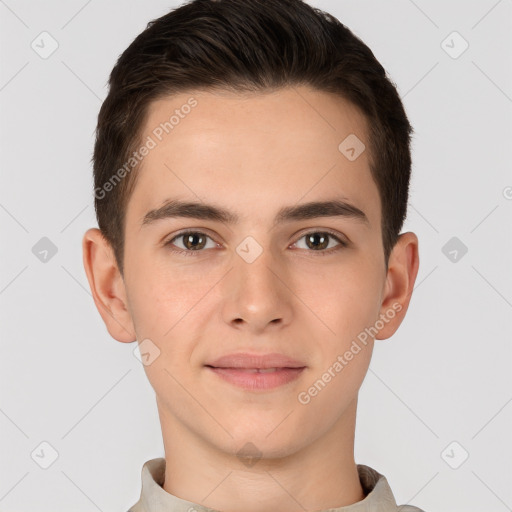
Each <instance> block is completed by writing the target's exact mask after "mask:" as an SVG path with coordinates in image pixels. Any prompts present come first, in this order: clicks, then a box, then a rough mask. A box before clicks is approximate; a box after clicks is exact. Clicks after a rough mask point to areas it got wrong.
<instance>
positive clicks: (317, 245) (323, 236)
mask: <svg viewBox="0 0 512 512" xmlns="http://www.w3.org/2000/svg"><path fill="white" fill-rule="evenodd" d="M318 237H319V238H320V239H321V241H320V242H319V243H317V244H315V243H314V240H315V239H316V238H318ZM326 240H327V236H325V235H324V234H320V235H318V234H314V235H310V236H309V237H308V245H309V243H311V246H312V247H313V248H315V249H318V248H319V247H321V248H324V247H327V245H328V244H326V243H325V242H326Z"/></svg>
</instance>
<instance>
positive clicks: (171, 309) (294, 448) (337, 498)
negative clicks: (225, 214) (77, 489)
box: [83, 86, 419, 512]
mask: <svg viewBox="0 0 512 512" xmlns="http://www.w3.org/2000/svg"><path fill="white" fill-rule="evenodd" d="M191 96H193V97H194V98H195V99H196V100H197V102H198V104H197V106H196V107H195V108H194V109H193V110H192V111H191V113H190V114H188V115H187V116H186V117H185V118H184V119H182V120H180V123H179V125H177V126H176V127H175V128H174V130H173V131H172V132H171V133H170V134H169V135H166V136H165V137H164V138H163V140H162V141H161V142H160V143H159V144H158V145H157V147H155V148H154V149H152V150H151V151H150V153H149V154H148V155H147V156H146V157H145V158H144V160H143V162H142V168H141V169H140V175H139V179H138V181H137V184H136V187H135V190H134V193H133V196H132V197H131V199H130V201H129V204H128V208H127V212H126V231H125V237H126V239H125V247H126V250H125V260H124V265H125V271H124V278H123V277H122V276H121V275H120V273H119V270H118V268H117V266H116V264H115V259H114V256H113V253H112V250H111V248H110V246H109V245H108V244H107V242H106V241H105V239H104V238H103V237H102V235H101V233H100V231H99V230H98V229H96V228H91V229H89V230H88V231H87V232H86V233H85V235H84V238H83V253H84V265H85V270H86V273H87V278H88V280H89V284H90V287H91V290H92V294H93V297H94V301H95V304H96V306H97V308H98V311H99V313H100V314H101V316H102V318H103V320H104V322H105V324H106V327H107V329H108V331H109V333H110V334H111V336H112V337H113V338H115V339H116V340H118V341H120V342H123V343H129V342H133V341H135V340H136V339H137V340H138V341H139V342H141V341H142V340H144V339H146V338H149V339H150V340H151V342H152V343H154V345H156V346H157V347H158V349H159V350H160V355H159V356H158V357H157V358H156V359H155V360H154V361H153V362H152V363H151V364H149V365H147V366H144V369H145V371H146V374H147V377H148V379H149V381H150V383H151V385H152V387H153V388H154V390H155V393H156V397H157V406H158V412H159V417H160V421H161V427H162V435H163V440H164V447H165V459H166V475H165V482H164V484H163V488H164V490H165V491H167V492H169V493H172V494H174V495H176V496H178V497H180V498H182V499H185V500H188V501H192V502H194V503H199V504H203V505H205V506H208V507H211V508H213V509H216V510H223V511H227V512H235V511H237V512H256V511H264V510H279V511H281V512H287V511H289V512H295V511H303V510H322V509H326V508H335V507H341V506H347V505H351V504H353V503H356V502H358V501H360V500H362V499H363V498H364V493H363V490H362V487H361V485H360V482H359V478H358V473H357V468H356V464H355V461H354V431H355V420H356V410H357V397H358V391H359V388H360V386H361V384H362V382H363V379H364V377H365V375H366V372H367V370H368V366H369V364H370V360H371V355H372V351H373V346H374V339H373V338H371V337H370V338H369V341H368V343H367V344H366V345H364V346H362V349H361V350H360V352H359V353H358V354H357V355H355V356H354V357H353V359H352V360H351V361H350V362H349V363H348V364H347V365H346V366H345V367H344V368H343V370H342V371H341V372H339V373H337V374H336V376H335V377H334V378H332V379H331V381H330V382H329V383H328V384H327V385H326V386H325V387H324V388H323V389H322V390H321V391H320V392H319V393H318V394H317V395H316V396H315V397H313V398H311V400H310V402H309V403H307V404H302V403H300V402H299V401H298V399H297V397H298V394H299V393H300V392H303V391H305V390H306V391H307V390H308V388H310V387H311V386H312V385H313V384H314V383H315V381H317V380H318V379H319V378H321V377H322V375H323V374H324V373H325V372H326V371H327V369H328V368H329V367H332V365H333V363H334V362H335V361H336V360H337V357H338V355H340V354H344V353H345V352H346V351H347V350H348V349H349V348H350V346H351V343H352V342H353V340H355V339H356V337H357V335H358V334H359V333H361V332H363V331H364V330H365V328H368V327H370V326H373V325H374V324H375V322H376V320H378V319H379V315H381V314H385V312H386V311H389V310H391V309H393V305H395V306H394V308H395V309H394V311H396V309H397V305H398V307H399V308H401V309H400V311H399V312H396V314H395V315H394V318H392V319H391V320H389V321H388V322H387V323H385V325H384V327H383V328H382V329H380V330H379V332H378V334H377V335H376V337H375V338H376V339H386V338H389V337H390V336H391V335H392V334H393V333H394V332H395V331H396V330H397V329H398V327H399V325H400V324H401V322H402V320H403V318H404V316H405V314H406V311H407V308H408V305H409V301H410V298H411V293H412V290H413V287H414V282H415V280H416V275H417V272H418V266H419V256H418V239H417V237H416V235H415V234H414V233H411V232H407V233H403V234H401V236H400V238H399V241H398V243H397V244H396V246H395V247H394V249H393V251H392V253H391V256H390V260H389V266H388V270H387V272H386V267H385V262H384V254H383V245H382V234H381V228H380V226H381V212H380V209H381V203H380V198H379V193H378V189H377V187H376V185H375V183H374V181H373V179H372V177H371V174H370V169H369V161H368V158H369V155H368V147H369V144H368V143H366V147H367V150H366V151H364V152H363V153H362V154H361V155H360V156H359V158H357V159H356V160H355V161H349V160H348V159H347V158H346V157H345V156H344V155H343V154H342V153H341V152H340V151H339V150H338V146H339V144H340V143H341V142H342V141H343V140H344V139H345V138H346V137H347V136H348V135H349V134H352V133H354V134H356V135H357V136H358V137H359V139H361V140H362V141H363V142H365V141H366V140H367V137H366V133H367V126H366V120H365V118H364V117H363V115H362V114H361V113H360V112H359V110H358V109H356V108H355V107H354V106H353V105H352V104H350V103H348V102H346V101H345V100H343V99H341V98H339V97H337V96H334V95H331V94H327V93H323V92H319V91H316V90H314V89H311V88H308V87H305V86H301V87H294V88H292V87H289V88H286V89H282V90H279V91H274V92H271V93H266V94H254V93H252V94H246V95H240V94H234V93H228V92H215V93H212V92H206V91H194V92H193V94H192V93H186V94H185V93H184V94H180V95H176V96H173V97H169V98H165V99H161V100H158V101H156V102H154V103H153V104H152V105H151V108H150V110H149V114H148V117H147V119H146V125H145V131H144V135H143V139H144V138H145V137H146V136H147V135H150V134H151V133H152V130H153V129H154V128H155V127H156V126H158V125H159V123H161V122H163V121H164V120H166V119H169V116H170V113H171V114H172V112H174V110H175V109H176V108H180V106H182V105H183V104H185V103H186V102H187V100H188V99H189V98H190V97H191ZM170 198H177V199H182V200H191V201H197V200H200V201H203V202H205V203H212V204H215V205H217V206H222V207H225V208H229V209H230V210H232V211H233V212H234V213H236V214H238V215H239V217H240V220H239V222H238V223H237V224H234V225H228V224H225V223H222V222H218V221H212V220H199V219H190V218H168V219H161V220H159V221H157V222H155V223H152V224H149V225H146V226H144V227H141V221H142V218H143V217H144V215H145V214H146V212H147V211H149V210H151V209H155V208H158V207H159V206H161V205H162V204H163V202H164V201H165V200H167V199H170ZM333 198H334V199H336V198H345V200H346V201H347V202H350V204H352V205H355V206H357V207H358V208H360V209H361V210H363V211H364V212H365V213H366V215H367V217H368V220H369V224H368V225H365V224H364V223H362V222H361V221H360V220H357V219H354V218H347V217H322V218H315V219H309V220H300V221H292V222H288V223H285V224H282V225H274V223H273V220H274V216H275V214H276V212H277V211H278V210H279V209H280V208H281V207H283V206H292V205H295V204H296V203H304V202H308V201H321V200H330V199H333ZM185 228H193V229H194V230H197V231H200V232H201V233H204V234H206V235H208V236H209V237H210V238H207V239H206V240H207V242H206V244H207V245H206V246H205V247H204V248H203V249H201V250H200V251H194V252H193V254H192V255H189V256H187V255H183V254H178V253H173V252H172V251H171V246H165V245H164V242H167V241H170V240H171V239H172V238H173V236H174V234H175V233H177V232H178V231H180V230H183V229H185ZM325 230H333V231H334V232H335V233H337V234H339V237H340V239H342V240H345V241H348V246H347V247H342V246H340V245H339V242H337V241H336V240H335V239H329V240H330V241H329V246H328V248H326V249H322V250H323V251H324V252H325V254H322V252H321V250H315V249H314V248H311V246H308V245H307V243H306V240H307V237H305V236H304V235H306V234H311V233H319V232H320V233H322V232H325ZM247 236H251V237H253V238H254V239H255V240H256V241H257V242H258V244H259V245H260V246H261V248H262V250H263V252H262V254H261V255H260V256H259V257H258V258H257V259H256V260H255V261H254V262H252V263H248V262H247V261H245V260H244V259H243V258H242V257H240V256H239V254H238V253H237V252H236V248H237V246H238V245H239V244H240V243H241V242H242V241H243V240H244V239H245V238H246V237H247ZM173 242H174V244H175V245H174V248H175V249H176V250H178V251H179V250H180V249H181V250H182V251H185V250H187V246H186V245H184V244H185V242H186V240H185V241H184V239H183V237H178V238H175V239H174V240H173ZM195 244H196V245H197V244H198V242H197V240H196V242H195ZM192 245H193V244H192ZM188 247H190V246H188ZM334 247H339V250H337V251H334V252H333V250H332V249H331V248H334ZM188 250H189V252H192V251H191V250H190V249H188ZM329 251H330V252H329ZM233 352H251V353H258V354H264V353H269V352H278V353H282V354H286V355H288V356H291V357H293V358H295V359H298V360H299V361H301V362H303V363H304V364H305V365H306V366H307V368H306V369H305V370H304V371H303V372H302V374H301V376H300V377H299V378H298V379H297V380H295V381H293V382H291V383H288V384H286V385H284V386H281V387H278V388H275V389H273V390H269V391H265V392H252V391H246V390H243V389H240V388H238V387H235V386H233V385H232V384H230V383H227V382H225V381H224V380H222V379H220V378H219V377H218V376H217V375H215V374H213V373H212V372H211V371H209V370H208V369H207V368H205V367H204V365H205V364H206V362H208V361H210V362H211V361H212V360H213V359H215V358H217V357H220V356H222V355H225V354H229V353H233ZM248 442H250V443H252V444H253V445H254V446H255V447H256V448H257V450H259V452H260V454H261V458H260V459H259V460H258V461H257V462H256V463H255V464H254V465H252V466H250V467H249V466H248V465H247V464H244V462H243V460H242V459H241V458H240V457H238V456H237V452H239V450H241V449H242V448H243V447H244V445H246V443H248Z"/></svg>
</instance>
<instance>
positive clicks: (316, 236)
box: [294, 231, 348, 254]
mask: <svg viewBox="0 0 512 512" xmlns="http://www.w3.org/2000/svg"><path fill="white" fill-rule="evenodd" d="M302 239H304V240H305V246H306V247H305V248H306V249H310V251H309V252H318V253H322V254H323V253H327V254H329V253H330V252H333V251H336V250H338V249H341V248H343V247H347V245H348V244H347V243H346V242H344V241H343V240H341V239H340V238H339V237H337V236H336V235H335V234H333V233H330V232H328V231H311V232H309V233H306V234H305V235H303V236H302V237H301V238H300V239H299V240H302ZM333 241H335V242H337V244H334V245H333V244H332V242H333ZM298 244H299V242H298V241H297V242H295V244H294V245H298ZM299 248H302V247H299ZM330 249H332V250H333V251H331V250H330Z"/></svg>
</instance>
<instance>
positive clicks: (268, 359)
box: [205, 352, 306, 369]
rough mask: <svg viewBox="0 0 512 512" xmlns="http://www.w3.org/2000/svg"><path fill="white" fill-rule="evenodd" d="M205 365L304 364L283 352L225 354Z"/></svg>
mask: <svg viewBox="0 0 512 512" xmlns="http://www.w3.org/2000/svg"><path fill="white" fill-rule="evenodd" d="M205 366H213V367H215V368H246V369H250V368H256V369H265V368H304V367H305V366H306V365H305V364H304V363H301V362H300V361H297V360H295V359H292V358H291V357H288V356H285V355H283V354H278V353H275V352H274V353H271V354H249V353H238V354H227V355H225V356H222V357H219V358H218V359H215V361H212V362H209V363H206V364H205Z"/></svg>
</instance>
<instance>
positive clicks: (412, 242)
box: [375, 232, 420, 340]
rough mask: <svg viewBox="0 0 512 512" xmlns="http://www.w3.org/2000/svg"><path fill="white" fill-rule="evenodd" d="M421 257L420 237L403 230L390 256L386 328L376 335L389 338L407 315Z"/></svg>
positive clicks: (383, 308)
mask: <svg viewBox="0 0 512 512" xmlns="http://www.w3.org/2000/svg"><path fill="white" fill-rule="evenodd" d="M419 264H420V260H419V252H418V237H417V236H416V235H415V234H414V233H411V232H407V233H402V234H401V235H400V236H399V238H398V241H397V243H396V244H395V246H394V247H393V250H392V251H391V254H390V256H389V263H388V273H387V277H386V284H385V288H384V295H383V301H382V306H381V310H380V313H381V315H380V318H381V319H382V320H383V322H382V323H383V324H384V327H383V328H382V329H379V332H378V334H377V335H376V336H375V338H376V339H378V340H385V339H387V338H389V337H390V336H392V335H393V334H394V333H395V332H396V330H397V329H398V327H399V326H400V324H401V323H402V320H403V319H404V318H405V314H406V313H407V309H408V307H409V302H410V300H411V295H412V291H413V288H414V283H415V281H416V276H417V274H418V268H419Z"/></svg>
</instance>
